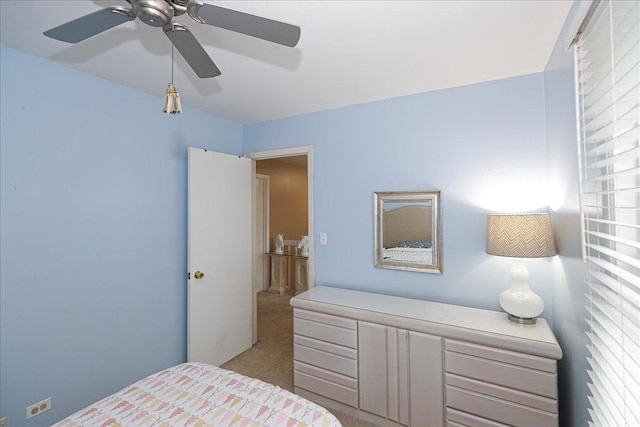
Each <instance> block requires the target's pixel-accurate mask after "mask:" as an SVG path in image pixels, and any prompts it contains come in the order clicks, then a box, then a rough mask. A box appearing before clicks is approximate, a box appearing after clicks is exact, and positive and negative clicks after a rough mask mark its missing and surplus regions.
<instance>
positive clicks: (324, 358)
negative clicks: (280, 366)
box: [293, 344, 358, 385]
mask: <svg viewBox="0 0 640 427" xmlns="http://www.w3.org/2000/svg"><path fill="white" fill-rule="evenodd" d="M293 359H294V360H297V361H299V362H303V363H306V364H308V365H313V366H317V367H319V368H323V369H327V370H329V371H333V372H337V373H339V374H342V375H347V376H349V377H352V378H358V361H357V360H356V359H351V358H348V357H344V356H338V355H337V354H333V353H328V352H326V351H322V350H317V349H315V348H311V347H305V346H303V345H299V344H294V345H293ZM296 385H297V384H296Z"/></svg>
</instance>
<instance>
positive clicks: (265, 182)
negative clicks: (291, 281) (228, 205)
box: [253, 173, 271, 291]
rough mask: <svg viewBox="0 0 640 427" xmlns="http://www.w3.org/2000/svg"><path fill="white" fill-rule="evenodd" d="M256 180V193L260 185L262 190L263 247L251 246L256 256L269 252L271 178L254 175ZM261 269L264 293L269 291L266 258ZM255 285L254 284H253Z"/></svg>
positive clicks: (258, 174) (267, 261)
mask: <svg viewBox="0 0 640 427" xmlns="http://www.w3.org/2000/svg"><path fill="white" fill-rule="evenodd" d="M256 180H257V181H258V183H257V184H256V191H257V188H258V187H257V186H258V185H261V186H262V189H263V193H262V194H263V196H264V197H263V208H262V217H263V219H264V226H263V229H262V232H263V244H264V245H263V246H264V247H262V248H258V247H256V246H257V245H253V246H254V248H253V249H254V250H256V251H257V252H256V254H260V253H262V254H264V253H266V252H269V244H270V243H269V216H270V211H269V203H270V199H271V194H270V189H269V188H270V187H269V185H270V182H271V177H270V176H269V175H263V174H260V173H256ZM256 219H257V218H256ZM262 261H263V262H262V269H263V271H264V272H265V274H263V276H262V283H261V284H260V289H261V290H263V291H266V290H268V289H269V260H268V258H267V257H265V258H264V259H263V260H262ZM259 264H260V260H257V263H256V265H259ZM254 285H255V282H254Z"/></svg>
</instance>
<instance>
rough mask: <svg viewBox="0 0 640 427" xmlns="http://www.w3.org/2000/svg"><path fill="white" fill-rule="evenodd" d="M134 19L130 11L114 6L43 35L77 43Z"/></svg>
mask: <svg viewBox="0 0 640 427" xmlns="http://www.w3.org/2000/svg"><path fill="white" fill-rule="evenodd" d="M134 19H136V16H135V15H134V14H133V12H132V11H131V10H128V9H125V8H123V7H118V6H114V7H110V8H107V9H102V10H99V11H97V12H93V13H90V14H88V15H85V16H82V17H80V18H78V19H74V20H73V21H69V22H67V23H66V24H62V25H59V26H57V27H55V28H52V29H50V30H48V31H45V32H44V33H43V34H44V35H45V36H47V37H51V38H52V39H56V40H60V41H63V42H67V43H78V42H81V41H82V40H85V39H88V38H89V37H92V36H95V35H96V34H100V33H101V32H103V31H106V30H108V29H110V28H113V27H116V26H118V25H120V24H124V23H125V22H127V21H133V20H134Z"/></svg>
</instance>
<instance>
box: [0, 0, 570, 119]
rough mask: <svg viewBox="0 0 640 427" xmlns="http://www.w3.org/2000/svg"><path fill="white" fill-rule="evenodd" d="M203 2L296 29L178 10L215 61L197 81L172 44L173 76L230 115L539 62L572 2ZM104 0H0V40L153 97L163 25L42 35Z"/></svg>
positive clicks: (262, 113)
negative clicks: (232, 25)
mask: <svg viewBox="0 0 640 427" xmlns="http://www.w3.org/2000/svg"><path fill="white" fill-rule="evenodd" d="M206 2H207V3H211V4H215V5H217V6H222V7H226V8H230V9H235V10H239V11H242V12H247V13H251V14H255V15H260V16H264V17H266V18H271V19H275V20H279V21H283V22H287V23H291V24H295V25H299V26H300V27H301V29H302V35H301V38H300V42H299V43H298V45H297V46H296V47H295V48H293V49H291V48H287V47H283V46H280V45H275V44H272V43H269V42H266V41H263V40H259V39H254V38H252V37H249V36H246V35H242V34H237V33H234V32H231V31H226V30H222V29H219V28H216V27H212V26H209V25H203V24H199V23H196V22H194V21H192V20H191V19H190V18H189V17H188V16H187V15H186V14H185V15H182V16H180V17H178V18H176V21H179V22H181V23H183V24H185V25H187V26H188V27H189V29H190V30H191V31H192V32H193V33H194V35H195V36H196V38H197V39H198V40H199V41H200V43H201V44H202V45H203V47H204V48H205V50H206V51H207V52H208V54H209V55H210V56H211V58H212V59H213V60H214V62H215V63H216V65H217V66H218V67H219V68H220V70H221V71H222V75H221V76H219V77H216V78H211V79H199V78H198V77H197V76H196V75H195V74H194V73H193V72H192V71H191V69H190V68H189V66H188V65H187V64H186V62H185V61H184V60H183V59H182V57H180V55H179V54H178V53H177V52H176V56H175V57H176V69H175V78H174V83H175V85H176V87H178V89H179V91H180V97H181V100H182V103H183V105H184V106H187V107H192V108H197V109H200V110H203V111H206V112H208V113H211V114H214V115H216V116H219V117H223V118H226V119H229V120H232V121H234V122H237V123H254V122H260V121H265V120H271V119H276V118H282V117H289V116H294V115H299V114H305V113H311V112H315V111H321V110H327V109H331V108H337V107H342V106H347V105H354V104H360V103H364V102H370V101H377V100H382V99H388V98H394V97H398V96H403V95H409V94H414V93H420V92H428V91H432V90H437V89H442V88H449V87H455V86H461V85H466V84H472V83H478V82H482V81H489V80H495V79H501V78H506V77H512V76H520V75H525V74H530V73H536V72H540V71H543V70H544V67H545V65H546V62H547V60H548V59H549V56H550V54H551V50H552V48H553V45H554V43H555V40H556V38H557V37H558V34H559V32H560V28H561V27H562V24H563V22H564V20H565V17H566V15H567V13H568V11H569V8H570V6H571V1H570V0H567V1H563V0H553V1H551V0H538V1H526V0H498V1H481V0H471V1H463V0H450V1H435V0H431V1H214V0H208V1H206ZM110 5H121V6H128V5H127V3H126V2H125V1H110V0H107V1H78V0H72V1H55V0H49V1H43V0H40V1H24V0H20V1H13V0H0V18H1V22H0V42H1V43H2V44H4V45H6V46H9V47H13V48H15V49H19V50H22V51H24V52H27V53H30V54H32V55H35V56H38V57H42V58H47V59H49V60H52V61H55V62H57V63H60V64H64V65H66V66H68V67H71V68H74V69H77V70H81V71H84V72H87V73H90V74H93V75H96V76H99V77H103V78H105V79H107V80H111V81H113V82H117V83H120V84H123V85H125V86H129V87H133V88H135V89H139V90H141V91H144V92H147V93H150V94H154V95H157V96H158V97H163V96H164V91H165V89H166V86H167V83H168V82H169V81H170V79H171V44H170V42H169V40H168V38H167V37H166V36H165V35H164V34H163V33H162V30H161V29H159V28H153V27H149V26H147V25H145V24H144V23H142V22H141V21H140V20H139V19H138V20H136V21H133V22H128V23H125V24H122V25H120V26H118V27H116V28H113V29H111V30H108V31H106V32H104V33H102V34H99V35H97V36H95V37H92V38H90V39H87V40H85V41H83V42H80V43H78V44H76V45H70V44H66V43H63V42H59V41H56V40H52V39H49V38H47V37H45V36H43V35H42V32H43V31H45V30H48V29H50V28H52V27H55V26H57V25H60V24H62V23H65V22H67V21H70V20H72V19H75V18H77V17H80V16H82V15H85V14H87V13H91V12H93V11H96V10H98V9H100V8H102V7H106V6H110ZM158 102H159V103H161V100H159V101H158ZM185 113H188V109H185Z"/></svg>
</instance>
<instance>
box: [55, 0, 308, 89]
mask: <svg viewBox="0 0 640 427" xmlns="http://www.w3.org/2000/svg"><path fill="white" fill-rule="evenodd" d="M126 1H127V3H129V4H130V5H131V8H130V9H128V8H126V7H122V6H112V7H109V8H106V9H102V10H99V11H97V12H93V13H90V14H88V15H85V16H82V17H80V18H77V19H74V20H73V21H69V22H67V23H66V24H62V25H59V26H57V27H55V28H52V29H50V30H48V31H45V32H44V35H45V36H47V37H51V38H52V39H56V40H60V41H64V42H68V43H78V42H81V41H83V40H85V39H88V38H89V37H92V36H95V35H96V34H100V33H102V32H103V31H106V30H108V29H110V28H113V27H116V26H118V25H120V24H123V23H125V22H128V21H133V20H134V19H136V18H140V20H141V21H142V22H144V23H145V24H147V25H150V26H152V27H162V29H163V31H164V33H165V34H166V35H167V37H169V40H171V42H172V43H173V45H174V46H175V47H176V49H178V52H180V54H181V55H182V56H183V57H184V59H185V60H186V61H187V63H188V64H189V66H190V67H191V68H192V69H193V71H195V73H196V74H197V75H198V77H201V78H207V77H216V76H219V75H220V74H221V72H220V70H219V69H218V67H217V66H216V65H215V64H214V63H213V61H212V60H211V58H210V57H209V55H208V54H207V52H205V50H204V48H203V47H202V45H200V43H199V42H198V40H196V38H195V36H194V35H193V34H192V33H191V31H189V29H188V28H187V27H186V26H185V25H183V24H180V23H178V22H173V17H174V16H179V15H182V14H184V13H187V14H188V15H189V16H190V17H191V19H193V20H194V21H196V22H198V23H200V24H207V25H213V26H215V27H220V28H224V29H226V30H231V31H235V32H238V33H242V34H246V35H249V36H252V37H257V38H259V39H263V40H267V41H270V42H273V43H278V44H281V45H284V46H288V47H294V46H295V45H296V44H297V43H298V40H299V39H300V27H298V26H295V25H291V24H286V23H284V22H279V21H274V20H272V19H267V18H262V17H260V16H256V15H251V14H248V13H244V12H238V11H235V10H231V9H226V8H224V7H220V6H214V5H211V4H206V3H202V2H201V1H198V0H126Z"/></svg>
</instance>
